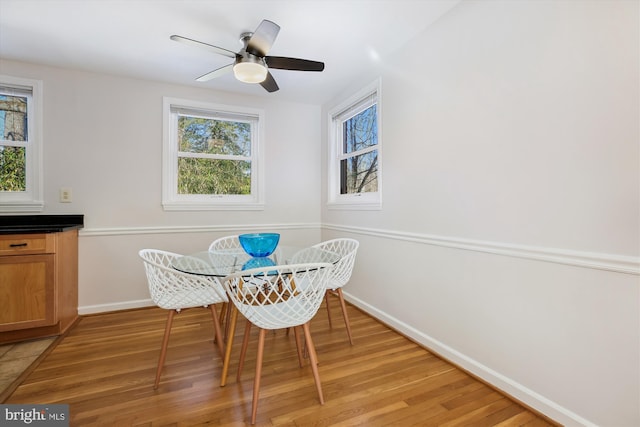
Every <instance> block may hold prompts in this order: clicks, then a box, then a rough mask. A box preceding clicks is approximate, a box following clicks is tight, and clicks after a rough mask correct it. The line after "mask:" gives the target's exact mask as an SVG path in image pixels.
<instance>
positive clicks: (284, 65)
mask: <svg viewBox="0 0 640 427" xmlns="http://www.w3.org/2000/svg"><path fill="white" fill-rule="evenodd" d="M264 60H265V62H266V63H267V67H269V68H276V69H279V70H295V71H322V70H324V62H318V61H310V60H308V59H298V58H286V57H284V56H266V57H265V58H264Z"/></svg>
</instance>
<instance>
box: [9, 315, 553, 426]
mask: <svg viewBox="0 0 640 427" xmlns="http://www.w3.org/2000/svg"><path fill="white" fill-rule="evenodd" d="M332 306H333V307H334V308H335V310H334V311H332V313H333V320H334V328H333V329H329V325H328V322H327V315H326V310H325V308H324V306H323V307H321V309H320V312H319V313H318V315H317V316H316V318H315V319H314V320H313V321H312V323H311V333H312V336H313V339H314V342H315V344H316V349H317V352H318V358H319V370H320V377H321V379H322V386H323V391H324V397H325V404H324V405H320V403H319V401H318V395H317V393H316V390H315V385H314V382H313V375H312V373H311V369H310V367H309V365H308V363H309V362H308V359H307V360H306V364H305V366H304V367H303V368H300V367H299V366H298V359H297V355H296V347H295V340H294V334H293V333H291V334H287V333H286V331H276V332H269V333H268V334H267V340H266V342H265V356H264V365H263V371H262V387H261V390H260V402H259V404H258V417H257V422H256V425H259V426H354V425H365V426H412V425H419V426H528V427H535V426H550V425H553V424H551V423H550V422H549V420H546V419H545V418H543V417H541V416H539V415H536V414H535V413H533V412H531V411H529V410H527V409H525V408H523V407H522V406H521V405H519V404H517V403H516V402H514V401H512V400H510V399H509V398H508V397H507V396H505V395H503V394H501V393H499V392H497V391H495V390H494V389H492V388H491V387H488V386H487V385H485V384H483V383H482V382H479V381H477V380H476V379H474V378H472V377H471V376H469V375H467V374H466V373H464V372H463V371H461V370H460V369H457V368H456V367H454V366H452V365H451V364H449V363H447V362H445V361H443V360H442V359H440V358H438V357H436V356H435V355H433V354H431V353H430V352H428V351H427V350H425V349H424V348H422V347H420V346H419V345H417V344H415V343H413V342H411V341H410V340H408V339H406V338H405V337H403V336H402V335H399V334H398V333H396V332H394V331H392V330H390V329H389V328H388V327H386V326H384V325H382V324H381V323H379V322H378V321H376V320H375V319H373V318H371V317H369V316H368V315H366V314H364V313H362V312H361V311H359V310H357V309H355V308H354V307H352V306H349V307H348V309H349V316H350V318H351V326H352V330H353V337H354V344H355V345H353V346H351V345H349V341H348V339H347V335H346V331H345V328H344V323H342V317H341V314H340V312H339V304H337V303H334V304H332ZM166 314H167V312H166V311H165V310H161V309H158V308H148V309H140V310H131V311H125V312H117V313H106V314H99V315H93V316H86V317H84V318H82V320H81V321H80V322H79V324H78V325H77V326H76V327H75V328H74V329H73V330H72V331H71V332H70V333H69V334H68V335H67V336H66V337H65V338H64V339H63V340H61V341H60V343H59V344H58V345H57V347H56V348H55V349H54V350H53V351H52V352H51V353H49V354H48V355H47V357H46V358H45V359H44V360H43V361H42V362H41V363H40V364H39V365H38V367H37V368H36V369H34V370H33V371H32V372H31V374H30V375H29V376H28V377H27V378H26V380H25V381H24V382H23V383H22V384H21V385H20V386H19V387H18V388H17V389H16V390H15V392H14V393H13V394H12V395H11V396H10V397H9V398H8V399H7V400H6V401H5V402H4V403H32V404H34V403H37V404H53V403H67V404H69V405H70V413H71V422H70V424H71V426H123V427H124V426H127V427H128V426H139V427H142V426H201V425H216V426H242V425H248V424H249V419H250V411H251V393H252V387H253V377H254V369H255V348H256V344H257V328H252V333H251V339H252V342H250V343H249V350H248V352H247V360H246V362H245V368H244V371H243V372H242V377H241V379H240V381H236V371H237V369H236V368H237V362H235V361H236V360H237V356H238V354H239V351H240V344H241V342H242V333H243V332H244V323H243V322H242V321H240V320H239V323H238V328H237V332H236V337H235V341H234V348H233V353H232V364H231V366H230V370H229V379H228V382H227V385H226V386H225V387H220V385H219V384H220V373H221V371H222V357H221V355H220V354H218V351H217V349H216V347H215V346H214V344H213V339H212V338H213V324H212V322H211V315H210V312H209V311H208V310H205V309H190V310H184V311H183V312H182V313H180V314H179V315H178V316H176V317H175V320H174V326H173V331H172V334H171V340H170V342H169V349H168V351H167V360H166V364H165V368H164V371H163V374H162V378H161V382H160V386H159V387H158V389H157V390H154V389H153V381H154V376H155V367H156V363H157V359H158V355H159V351H160V343H161V340H162V334H163V330H164V322H165V318H166Z"/></svg>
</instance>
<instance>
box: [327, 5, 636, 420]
mask: <svg viewBox="0 0 640 427" xmlns="http://www.w3.org/2000/svg"><path fill="white" fill-rule="evenodd" d="M638 4H639V3H638V2H637V1H615V0H612V1H524V0H521V1H516V2H514V1H463V2H462V3H461V4H459V5H458V6H457V7H456V8H454V9H453V10H452V11H450V12H449V13H448V14H447V15H445V16H444V17H443V18H442V19H440V20H439V21H438V22H436V23H435V24H434V25H433V26H432V27H430V29H429V30H428V31H426V32H425V33H423V34H422V35H420V36H419V37H417V38H416V39H414V40H413V41H412V42H411V43H409V44H408V45H406V46H405V47H404V48H403V49H401V51H399V52H397V53H395V54H394V55H393V56H392V57H388V58H383V61H382V62H381V64H379V66H378V67H377V68H374V69H373V70H372V72H371V74H370V75H368V76H362V78H361V79H359V81H358V82H354V84H353V85H352V86H351V87H350V88H348V90H345V91H344V93H345V96H346V95H348V94H349V93H352V92H355V91H356V90H357V89H359V88H360V86H361V85H363V84H364V83H366V82H368V81H370V80H372V79H373V78H375V77H376V76H377V75H380V76H381V77H382V104H381V105H382V115H383V122H382V132H383V135H382V139H383V144H384V145H383V147H384V150H383V154H384V157H383V167H384V169H383V178H384V181H383V209H382V210H380V211H337V210H328V209H327V208H326V207H324V204H323V214H322V221H323V224H324V225H325V231H324V232H323V236H322V237H323V239H326V238H332V237H337V236H342V235H352V236H353V237H355V238H358V239H359V240H360V241H361V247H360V248H361V249H360V252H359V255H358V260H357V263H356V269H355V273H354V276H353V278H352V281H351V283H350V284H349V285H348V287H347V288H345V292H346V293H348V295H349V298H350V300H351V301H352V302H354V303H355V304H357V305H358V306H360V307H362V308H363V309H365V310H367V311H369V312H371V313H373V314H374V315H376V316H378V317H380V318H382V319H383V320H385V321H386V322H388V323H389V324H391V325H394V326H395V327H397V328H398V329H400V330H402V331H403V332H405V333H407V335H409V336H411V337H413V338H414V339H416V340H418V341H420V342H422V343H424V344H425V345H427V346H428V347H430V348H432V349H433V350H434V351H436V352H439V353H440V354H442V355H444V356H445V357H447V358H449V359H451V360H453V361H454V362H456V363H459V364H460V365H461V366H463V367H465V368H466V369H468V370H469V371H471V372H473V373H475V374H476V375H478V376H480V377H483V378H485V379H486V380H487V381H489V382H491V383H493V384H495V385H496V386H498V387H500V388H502V389H503V390H505V391H507V392H509V393H511V394H512V395H513V396H515V397H516V398H518V399H520V400H521V401H523V402H525V403H527V404H529V405H530V406H532V407H534V408H537V409H538V410H540V411H541V412H543V413H545V414H547V415H549V416H550V417H551V418H553V419H555V420H557V421H559V422H561V423H563V424H566V425H593V424H595V425H602V426H616V427H619V426H625V427H626V426H628V427H631V426H638V425H640V293H639V284H640V283H639V277H638V272H639V268H638V260H639V258H638V255H639V246H640V199H639V197H640V151H639V140H640V134H639V123H640V121H639V118H640V115H639V114H640V111H639V104H640V96H639V35H640V34H639V7H638ZM339 101H340V100H339V99H338V100H335V102H333V103H331V104H329V105H326V106H324V108H323V117H325V115H326V112H327V111H329V110H330V109H331V107H332V106H333V105H335V104H337V103H338V102H339ZM326 129H327V124H326V117H325V118H324V122H323V127H322V131H323V140H326V136H327V135H326V134H327V131H326ZM325 163H326V162H325ZM322 170H323V173H324V171H326V165H325V166H323V169H322ZM323 182H326V177H325V179H323ZM323 194H326V191H323ZM355 341H356V345H357V337H355Z"/></svg>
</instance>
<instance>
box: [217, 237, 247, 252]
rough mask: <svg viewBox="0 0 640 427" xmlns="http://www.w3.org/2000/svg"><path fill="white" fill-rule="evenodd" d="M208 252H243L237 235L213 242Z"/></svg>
mask: <svg viewBox="0 0 640 427" xmlns="http://www.w3.org/2000/svg"><path fill="white" fill-rule="evenodd" d="M209 252H222V253H237V252H244V250H243V249H242V246H241V245H240V239H238V235H237V234H236V235H232V236H225V237H221V238H219V239H216V240H214V241H213V242H211V244H210V245H209Z"/></svg>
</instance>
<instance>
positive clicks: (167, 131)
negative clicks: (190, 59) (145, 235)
mask: <svg viewBox="0 0 640 427" xmlns="http://www.w3.org/2000/svg"><path fill="white" fill-rule="evenodd" d="M178 110H184V111H188V112H189V113H190V114H191V113H195V114H197V113H200V114H202V115H204V116H207V117H213V118H216V117H221V118H222V117H225V115H227V116H228V115H229V114H231V115H234V116H246V117H247V118H250V119H251V122H252V125H251V126H252V129H251V157H250V161H251V194H249V195H218V194H178V192H177V189H178V118H177V117H178V113H177V111H178ZM195 114H194V115H195ZM163 119H164V120H163V167H162V206H163V208H164V210H167V211H189V210H200V211H205V210H264V149H263V145H264V137H263V135H264V111H263V110H259V109H251V108H245V107H236V106H229V105H221V104H212V103H208V102H199V101H192V100H186V99H179V98H170V97H164V98H163Z"/></svg>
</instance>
